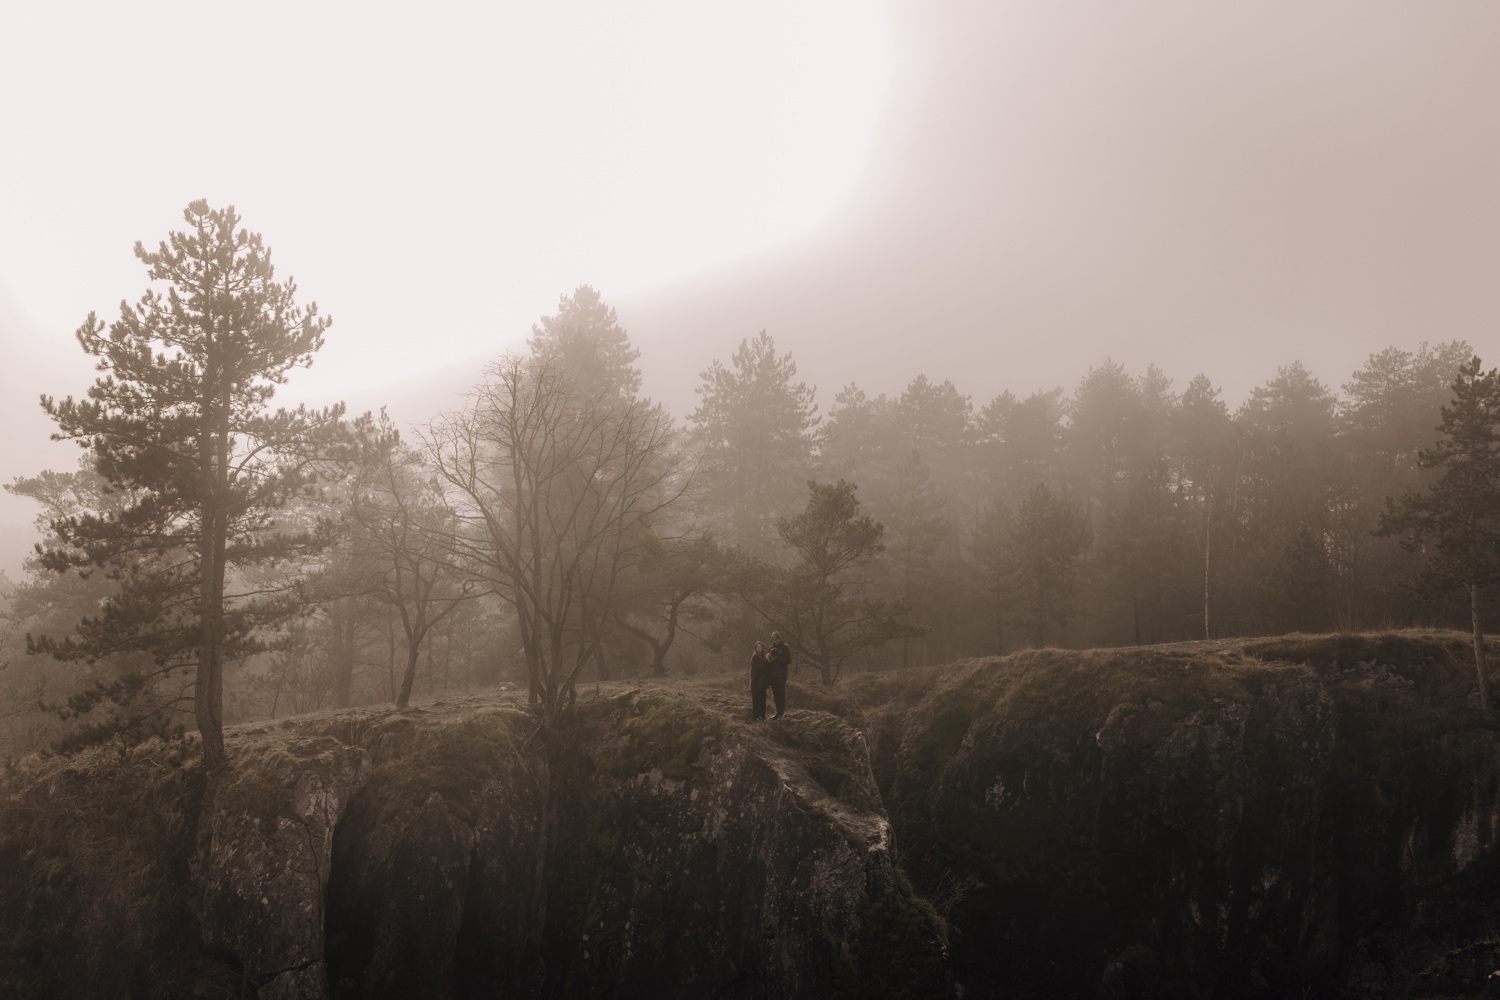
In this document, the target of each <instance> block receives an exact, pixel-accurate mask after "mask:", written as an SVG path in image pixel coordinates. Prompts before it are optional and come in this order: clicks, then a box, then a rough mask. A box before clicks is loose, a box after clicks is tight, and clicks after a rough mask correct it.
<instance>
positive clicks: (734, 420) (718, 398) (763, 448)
mask: <svg viewBox="0 0 1500 1000" xmlns="http://www.w3.org/2000/svg"><path fill="white" fill-rule="evenodd" d="M796 378H797V365H796V363H795V362H794V361H793V360H792V356H791V354H790V353H788V354H782V355H778V354H777V353H776V343H775V341H773V340H772V339H771V337H770V336H768V335H767V334H766V332H765V331H764V330H762V331H761V332H760V333H758V334H757V335H756V336H755V338H754V339H751V340H743V341H741V342H740V346H739V350H737V351H735V352H734V356H733V358H731V359H730V364H729V365H727V366H726V365H724V364H723V363H721V362H719V361H717V360H716V361H714V363H713V364H712V365H711V366H710V367H709V369H708V370H707V371H706V372H704V373H703V385H702V386H700V387H699V388H698V390H697V391H698V394H699V395H700V396H701V397H702V402H701V403H699V405H698V408H697V410H695V411H694V412H693V414H692V416H691V417H690V418H689V419H690V420H691V421H692V423H693V425H694V427H693V438H694V441H695V443H696V444H697V446H698V448H699V449H700V451H701V454H702V456H703V464H702V467H701V470H700V471H701V476H702V481H703V485H704V486H705V487H706V491H707V496H706V498H705V499H706V501H707V504H708V506H709V508H710V511H711V512H712V513H713V514H714V515H716V517H717V519H718V521H719V523H720V525H721V530H720V531H719V535H720V537H722V538H724V539H725V540H726V541H727V542H728V543H730V544H734V545H738V546H740V547H741V548H743V549H745V550H746V551H748V552H750V553H751V554H752V555H756V556H760V557H764V556H766V555H768V554H769V553H770V552H771V551H772V550H773V549H774V547H775V536H774V531H773V529H774V526H775V523H776V519H777V518H778V517H780V516H784V515H788V514H791V513H792V512H793V511H794V510H795V509H796V504H797V501H798V498H799V497H800V496H801V490H802V483H803V482H804V481H805V480H806V478H807V472H808V470H809V469H810V468H811V465H812V452H813V436H812V432H813V428H814V427H816V426H817V423H818V416H817V412H818V408H817V405H816V404H814V402H813V396H814V391H815V390H814V389H813V388H810V387H809V386H808V385H807V384H806V383H805V382H798V381H796Z"/></svg>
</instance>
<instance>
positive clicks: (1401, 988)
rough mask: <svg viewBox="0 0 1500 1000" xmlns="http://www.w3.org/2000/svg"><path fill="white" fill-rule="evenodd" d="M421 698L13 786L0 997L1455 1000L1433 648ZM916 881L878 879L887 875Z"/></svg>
mask: <svg viewBox="0 0 1500 1000" xmlns="http://www.w3.org/2000/svg"><path fill="white" fill-rule="evenodd" d="M738 687H739V685H738V683H737V682H731V681H728V680H725V681H695V682H689V683H686V684H683V685H680V686H677V687H669V686H665V685H663V686H641V687H632V686H628V685H622V686H615V687H613V688H610V687H605V688H604V689H603V690H602V691H601V692H600V693H599V694H597V695H595V696H592V697H590V698H587V699H585V700H584V701H583V702H582V703H581V705H580V711H579V716H578V720H577V724H576V725H575V726H574V727H573V729H572V730H571V732H570V733H569V735H568V736H567V737H566V738H565V739H564V740H562V741H560V742H557V743H555V744H553V745H549V746H548V747H546V748H543V747H541V746H539V745H538V743H537V737H536V736H535V735H534V723H533V722H532V719H531V717H530V716H529V715H528V714H527V713H526V712H525V711H524V710H523V708H522V707H521V706H520V705H518V704H516V703H514V702H511V701H507V700H505V699H504V698H477V697H476V698H472V699H454V700H449V701H444V702H438V703H434V704H429V705H425V706H422V707H420V708H414V709H411V710H408V711H405V712H394V711H389V710H362V711H352V712H344V713H339V714H332V715H322V716H309V717H302V718H297V719H292V720H287V721H283V722H277V723H273V724H260V725H254V726H246V727H241V728H239V729H237V730H234V731H233V732H232V733H231V734H230V740H229V747H230V754H231V764H230V765H229V766H228V767H226V768H224V769H223V770H222V771H220V772H218V773H214V774H205V773H203V772H202V770H201V769H200V768H199V766H198V765H197V763H196V756H195V754H194V752H193V747H192V746H191V744H186V745H163V744H159V743H153V744H147V745H144V746H141V747H137V748H134V749H131V750H127V751H120V750H105V749H98V750H93V751H89V752H86V753H81V754H78V755H75V756H72V757H68V758H47V759H33V760H29V761H24V762H21V764H19V765H18V766H16V767H13V768H12V770H11V773H9V774H8V775H7V777H6V779H5V782H4V787H3V795H0V991H3V993H4V995H7V996H58V997H133V996H138V997H148V996H150V997H259V998H271V997H285V998H294V997H298V998H300V997H309V998H311V997H319V998H321V997H479V996H484V997H493V996H557V997H592V996H600V997H602V996H622V997H647V996H649V997H677V996H680V997H743V998H751V997H765V998H781V997H825V996H835V997H838V996H842V997H862V996H870V997H877V996H887V997H925V996H933V997H937V996H951V995H959V994H961V995H963V996H965V997H968V998H974V997H985V996H1001V995H1004V996H1009V997H1087V998H1095V997H1099V998H1122V1000H1123V998H1131V997H1171V996H1180V997H1207V996H1213V997H1247V998H1248V997H1283V996H1340V995H1342V996H1351V997H1353V996H1360V997H1389V998H1397V997H1402V998H1404V997H1459V996H1466V997H1480V996H1485V995H1488V994H1486V992H1485V991H1486V990H1487V989H1490V988H1491V985H1492V983H1491V980H1490V979H1489V976H1490V974H1491V973H1493V972H1494V971H1495V970H1496V969H1497V968H1500V933H1497V932H1496V931H1495V930H1494V923H1495V921H1496V920H1497V919H1500V917H1497V915H1496V914H1495V913H1494V912H1493V910H1494V909H1495V908H1496V906H1495V903H1494V901H1495V900H1497V899H1500V895H1497V890H1500V864H1497V858H1500V855H1497V853H1496V851H1495V842H1496V838H1497V836H1500V741H1497V739H1496V735H1495V734H1494V733H1492V732H1491V731H1489V730H1487V729H1485V728H1484V727H1483V726H1482V725H1480V720H1479V718H1478V713H1477V710H1476V708H1475V706H1474V705H1473V703H1472V702H1473V699H1472V696H1471V695H1470V691H1471V689H1472V687H1473V684H1472V665H1471V661H1470V660H1469V659H1468V650H1467V649H1466V647H1465V646H1464V643H1463V639H1462V637H1458V636H1449V635H1429V634H1417V633H1401V634H1392V635H1381V636H1342V637H1287V638H1282V639H1273V640H1253V641H1252V640H1245V641H1235V642H1219V643H1195V644H1185V645H1178V646H1164V647H1146V648H1141V649H1130V650H1094V651H1086V652H1067V651H1058V650H1042V651H1036V652H1030V653H1023V654H1017V655H1014V656H1010V657H1006V658H1001V659H992V660H978V661H969V662H964V663H959V664H953V665H950V666H948V667H944V668H938V669H933V670H927V671H912V672H904V673H892V674H883V675H865V676H857V677H854V678H851V679H850V680H849V681H848V682H847V683H845V684H842V685H840V687H839V688H837V689H835V690H834V691H832V692H828V691H824V690H820V689H816V688H812V687H802V686H798V685H794V688H793V706H794V709H795V710H794V711H793V712H792V713H791V714H789V715H788V717H787V718H786V719H784V720H782V721H781V722H778V723H774V724H772V723H751V722H750V721H748V719H746V718H745V716H746V714H747V713H746V712H745V709H744V705H743V701H744V698H743V693H742V692H741V691H739V690H738ZM913 886H915V888H913Z"/></svg>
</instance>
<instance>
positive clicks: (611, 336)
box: [527, 285, 641, 400]
mask: <svg viewBox="0 0 1500 1000" xmlns="http://www.w3.org/2000/svg"><path fill="white" fill-rule="evenodd" d="M527 346H529V347H530V348H531V354H532V356H533V357H535V358H537V359H538V360H540V361H542V362H544V363H546V364H549V365H552V366H553V367H554V368H555V369H557V370H559V371H561V372H563V373H565V374H566V375H567V376H568V377H569V378H571V379H572V380H573V385H574V388H575V389H576V390H577V391H578V393H579V394H580V395H581V396H584V397H588V398H599V399H621V400H631V399H634V398H635V397H636V395H637V394H638V393H639V392H640V390H641V370H640V369H639V368H637V367H636V366H635V362H636V360H637V359H638V358H640V356H641V352H640V350H638V349H637V348H636V347H634V346H633V345H632V344H631V343H630V334H628V333H626V332H625V330H624V329H623V328H622V327H621V326H620V323H619V319H618V318H617V317H616V316H615V310H614V307H613V306H609V305H605V303H604V300H603V299H601V298H600V297H599V293H598V292H596V291H595V290H594V289H593V288H591V287H590V286H588V285H579V286H578V287H577V288H576V289H574V290H573V294H572V295H563V296H560V297H559V298H558V302H557V315H555V316H543V317H542V318H541V320H539V321H538V322H537V324H536V325H533V326H532V328H531V339H530V340H529V341H527Z"/></svg>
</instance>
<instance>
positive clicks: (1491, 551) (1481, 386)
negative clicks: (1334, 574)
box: [1377, 357, 1500, 722]
mask: <svg viewBox="0 0 1500 1000" xmlns="http://www.w3.org/2000/svg"><path fill="white" fill-rule="evenodd" d="M1452 388H1453V399H1452V401H1451V402H1449V403H1448V404H1447V405H1446V406H1444V407H1443V410H1442V423H1440V424H1438V427H1437V429H1438V432H1439V433H1440V434H1441V435H1442V437H1441V438H1440V439H1439V440H1438V442H1437V444H1435V445H1434V446H1433V447H1431V448H1427V449H1424V450H1423V451H1422V452H1420V453H1419V455H1418V461H1419V463H1420V464H1421V465H1422V467H1423V468H1428V469H1441V470H1442V475H1441V476H1440V477H1439V478H1438V479H1437V481H1436V482H1434V483H1433V484H1432V485H1431V486H1430V487H1429V488H1428V489H1427V490H1426V491H1425V492H1423V493H1407V494H1406V495H1404V496H1403V497H1401V499H1400V500H1392V501H1390V502H1389V503H1388V505H1387V510H1386V513H1385V516H1384V517H1382V518H1381V521H1380V527H1379V528H1378V529H1377V533H1379V534H1382V535H1402V536H1405V542H1404V544H1405V545H1407V547H1408V548H1411V549H1416V550H1420V551H1421V552H1423V553H1424V554H1425V555H1426V557H1427V564H1426V567H1425V568H1424V569H1423V570H1422V572H1421V573H1420V574H1419V575H1418V577H1417V581H1416V586H1417V589H1418V591H1419V592H1420V593H1421V594H1423V595H1424V596H1436V595H1438V594H1441V593H1443V592H1445V591H1451V590H1454V589H1457V588H1463V589H1465V590H1467V591H1468V594H1469V614H1470V621H1471V624H1472V626H1473V630H1474V669H1475V671H1476V672H1477V673H1478V680H1479V704H1480V708H1481V710H1482V711H1483V712H1484V716H1485V719H1486V721H1489V722H1493V714H1492V711H1491V708H1490V680H1489V672H1488V667H1487V664H1486V662H1485V648H1484V622H1483V619H1482V615H1481V613H1480V612H1481V609H1482V607H1483V600H1482V597H1483V594H1484V592H1485V591H1487V590H1488V589H1489V588H1492V587H1494V586H1496V585H1500V369H1495V368H1491V369H1490V370H1489V371H1488V372H1486V371H1484V370H1483V366H1482V365H1481V363H1480V360H1479V358H1478V357H1474V358H1471V359H1470V360H1469V361H1468V363H1466V364H1465V365H1464V366H1463V367H1461V368H1460V369H1459V370H1458V377H1457V378H1456V379H1455V380H1454V382H1453V386H1452Z"/></svg>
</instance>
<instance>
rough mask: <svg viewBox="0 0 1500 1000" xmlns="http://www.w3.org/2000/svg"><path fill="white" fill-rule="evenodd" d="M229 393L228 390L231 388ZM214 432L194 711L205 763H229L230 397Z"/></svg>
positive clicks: (209, 446) (207, 448) (207, 457)
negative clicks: (226, 707) (226, 640)
mask: <svg viewBox="0 0 1500 1000" xmlns="http://www.w3.org/2000/svg"><path fill="white" fill-rule="evenodd" d="M226 395H227V389H226ZM223 413H224V414H225V415H226V416H224V417H221V418H220V419H219V420H217V421H215V423H217V424H218V426H216V427H215V428H214V431H213V433H212V435H211V436H210V437H209V438H208V439H207V440H203V439H200V441H201V442H202V443H201V444H200V446H199V447H200V449H201V450H200V452H199V456H200V459H201V460H203V461H204V465H205V469H204V480H205V482H204V486H205V490H204V494H205V495H204V498H203V517H202V530H203V537H202V539H201V541H200V543H199V546H200V549H199V551H200V555H199V562H198V572H199V600H200V604H199V631H198V672H197V676H196V677H195V678H194V681H193V715H194V717H195V720H196V721H197V723H198V733H199V735H200V736H201V737H202V739H203V763H204V766H205V767H207V768H209V769H212V768H215V767H218V766H219V765H220V764H222V763H224V648H223V647H224V638H223V630H224V555H225V543H226V541H227V535H228V533H229V523H228V516H227V512H226V511H225V509H224V502H225V496H226V494H227V492H228V489H227V486H228V478H229V429H228V427H227V426H226V423H227V414H228V400H227V399H225V400H224V410H223Z"/></svg>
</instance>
